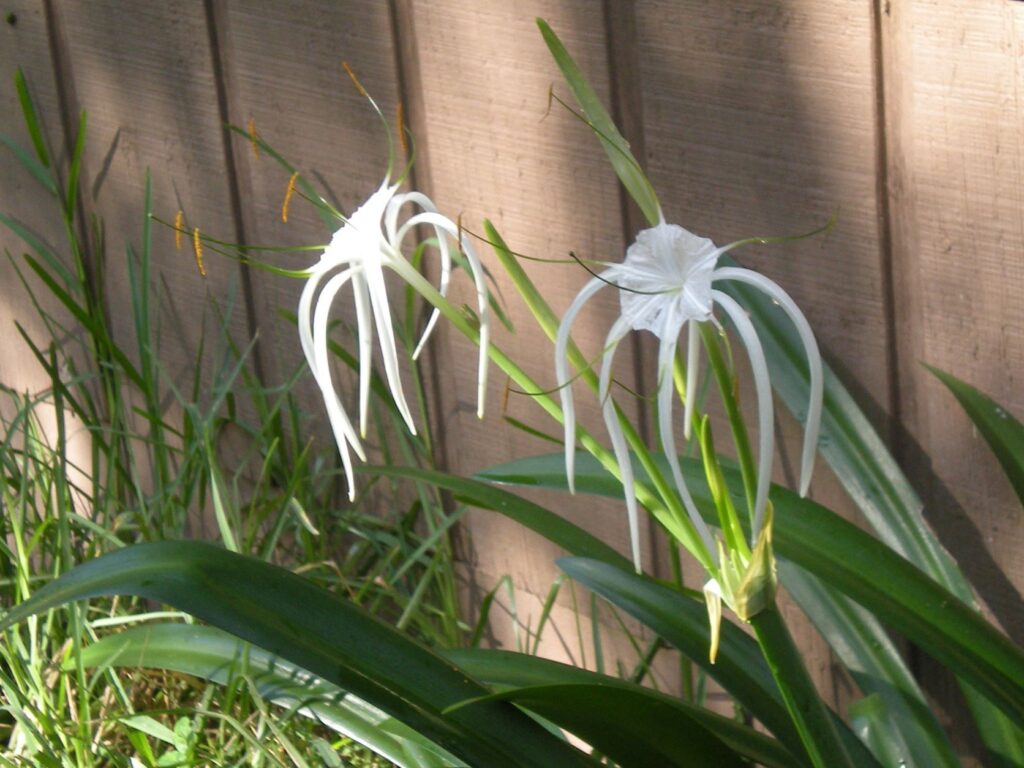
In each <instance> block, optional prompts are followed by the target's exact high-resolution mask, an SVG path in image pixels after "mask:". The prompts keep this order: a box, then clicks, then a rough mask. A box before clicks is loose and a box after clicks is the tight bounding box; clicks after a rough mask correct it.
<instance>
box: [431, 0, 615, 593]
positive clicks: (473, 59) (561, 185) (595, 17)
mask: <svg viewBox="0 0 1024 768" xmlns="http://www.w3.org/2000/svg"><path fill="white" fill-rule="evenodd" d="M412 8H413V11H414V14H413V27H414V30H415V35H416V45H417V48H418V51H419V61H418V62H417V68H418V79H419V81H420V82H421V83H422V85H423V94H422V99H423V109H424V116H425V124H426V131H427V136H426V139H427V142H428V144H429V149H430V158H431V164H430V167H429V169H428V174H429V177H430V179H431V189H429V190H427V191H428V192H430V193H431V194H433V195H435V198H436V201H437V202H438V204H439V205H440V207H441V208H442V210H444V211H445V212H446V213H448V215H450V216H452V217H455V216H456V215H458V214H459V213H460V212H461V213H462V216H463V223H464V225H465V226H466V227H468V228H470V229H472V230H473V231H477V232H479V231H480V230H481V220H482V219H483V218H484V217H490V218H492V219H493V220H494V222H495V224H496V226H497V228H498V229H499V231H500V232H501V233H502V234H503V236H504V237H505V239H506V241H507V242H508V243H509V245H510V247H511V248H513V249H514V250H517V251H519V252H523V253H526V254H529V255H531V256H537V257H542V258H556V259H564V258H566V257H567V255H568V252H569V251H570V250H573V251H575V252H576V253H577V254H579V255H580V256H583V257H585V258H596V259H607V260H617V259H619V258H621V255H622V250H623V246H622V242H623V241H622V231H621V225H620V222H621V217H620V214H619V198H618V191H617V187H616V181H615V177H614V175H613V174H612V171H611V170H610V167H609V165H608V162H607V160H606V159H605V157H604V155H603V153H602V152H601V150H600V148H599V146H598V144H597V142H596V141H595V140H594V138H593V136H591V135H590V134H589V132H588V131H587V130H586V128H585V127H583V126H581V125H580V124H579V123H578V121H576V120H575V118H573V117H572V116H571V115H568V114H567V113H566V112H565V111H564V110H563V109H561V108H560V107H558V106H557V105H556V106H555V107H554V108H553V109H552V111H551V113H550V114H548V115H547V117H545V110H546V107H547V93H548V88H549V86H550V85H551V84H552V83H556V84H557V86H558V87H559V88H560V90H561V92H562V93H565V90H564V88H563V87H562V86H561V77H560V75H559V73H558V70H557V69H556V67H555V65H554V63H553V62H552V60H551V58H550V55H549V54H548V52H547V49H546V47H545V46H544V43H543V40H542V39H541V36H540V33H539V31H538V30H537V28H536V26H535V24H534V21H533V19H534V16H536V15H543V16H545V18H547V19H548V21H549V22H550V23H551V24H552V26H553V27H554V29H555V30H556V31H558V33H559V34H560V35H562V36H563V39H564V41H565V43H566V45H567V46H568V47H569V48H570V50H571V51H572V52H573V55H574V56H576V57H577V59H578V61H579V62H580V64H581V66H582V67H583V69H584V71H585V72H586V74H587V76H588V78H589V79H590V81H591V82H592V83H593V84H594V85H595V87H596V88H597V90H598V92H599V93H601V94H602V95H603V97H604V98H605V99H607V96H608V76H607V59H606V46H605V37H604V30H603V27H602V19H601V15H600V14H592V13H587V12H586V9H585V8H584V7H583V6H581V5H580V4H579V3H570V2H560V3H522V4H512V5H510V4H508V3H501V2H483V3H474V4H472V5H469V4H465V3H458V2H438V3H431V4H430V5H429V7H427V6H425V5H424V6H419V5H413V6H412ZM455 73H457V74H455ZM479 250H480V252H481V255H482V258H483V260H484V261H485V263H490V264H494V257H493V255H492V254H491V253H490V248H489V247H488V246H486V245H484V244H481V245H480V246H479ZM525 267H526V269H527V271H528V272H529V273H530V275H531V276H532V277H533V279H534V280H536V281H537V282H538V284H539V285H540V286H541V287H542V289H543V291H544V294H545V296H546V297H547V299H548V300H549V301H550V302H551V304H552V306H553V308H554V309H555V311H556V312H558V313H559V314H560V313H562V312H564V310H565V308H566V307H567V306H568V304H569V302H570V301H571V300H572V298H573V296H574V295H575V294H576V292H577V290H578V289H579V287H580V286H581V285H582V284H583V283H584V282H585V281H586V280H588V279H589V277H590V276H589V275H587V274H586V273H585V272H584V271H583V270H581V269H580V268H578V267H576V266H574V265H572V264H569V265H566V264H539V263H536V262H529V263H526V264H525ZM494 272H495V279H496V281H497V284H498V290H499V292H500V295H501V297H502V298H503V300H504V301H505V302H506V304H507V308H508V310H509V314H510V316H511V318H512V322H513V323H514V325H515V327H516V334H515V335H514V336H510V335H509V334H507V333H503V332H500V331H499V332H498V333H497V334H496V337H497V341H498V343H499V344H501V345H502V346H503V347H504V348H506V349H507V351H508V352H509V353H510V354H511V356H512V357H513V359H515V360H517V361H520V362H521V363H522V364H523V366H524V367H525V368H526V370H527V371H528V372H529V373H530V374H531V375H532V376H534V377H535V378H536V380H537V382H538V384H539V386H540V387H542V388H549V387H551V386H553V385H554V372H553V371H554V365H553V360H554V354H553V346H552V345H551V344H550V343H549V342H548V341H547V339H546V338H544V336H543V334H542V333H541V332H540V331H539V330H538V329H537V328H536V325H535V324H534V323H533V321H532V319H531V316H530V314H529V312H528V311H527V310H526V309H525V308H524V307H523V305H522V302H521V301H519V300H518V299H517V295H516V292H515V290H514V289H513V288H512V286H511V285H510V284H509V283H508V281H507V280H506V279H505V278H504V277H503V275H502V274H501V273H502V270H501V269H500V268H497V269H495V270H494ZM456 282H457V283H458V284H459V285H458V287H457V288H456V290H459V291H460V293H459V294H458V295H459V296H460V297H461V298H460V299H459V300H460V301H465V302H467V303H469V304H470V305H473V301H472V298H471V295H470V292H469V291H468V290H467V286H468V280H466V279H465V278H464V277H460V278H459V279H458V280H457V281H453V283H456ZM617 301H618V300H617V297H616V296H614V294H613V293H612V292H611V291H609V292H608V293H607V294H606V295H604V296H602V297H601V298H600V299H598V300H596V301H595V302H593V307H592V308H591V309H590V310H589V311H586V312H585V313H584V314H582V315H581V316H580V319H579V321H578V323H577V329H578V330H577V333H576V338H577V340H578V341H580V343H581V344H582V346H583V347H584V349H585V350H586V351H587V353H588V354H590V355H593V354H595V353H596V352H598V351H599V350H600V348H601V346H602V344H603V339H604V335H605V333H606V332H607V328H608V325H609V323H610V318H611V317H612V316H613V315H614V314H615V313H617ZM451 336H452V337H454V334H451ZM448 343H449V344H450V352H449V353H448V356H447V357H446V358H445V359H444V360H443V361H442V362H441V365H442V366H444V367H447V369H448V374H449V375H450V376H452V377H453V378H454V381H455V387H454V390H453V391H451V392H449V393H446V394H447V395H448V399H447V405H446V409H447V410H446V411H445V413H444V414H443V419H444V421H445V434H446V437H447V439H448V440H450V441H452V442H453V446H454V447H453V448H452V451H451V452H452V453H453V454H454V458H455V463H456V469H457V470H458V471H460V472H463V473H469V472H472V471H474V470H476V469H480V468H482V467H485V466H487V465H489V464H493V463H497V462H500V461H505V460H508V459H510V458H512V457H514V456H522V455H525V454H529V453H536V452H541V451H549V450H551V446H550V445H549V444H545V443H540V442H538V441H536V440H534V439H532V438H527V437H525V436H523V435H522V434H521V433H519V432H518V431H516V430H514V429H513V428H511V427H509V426H508V425H506V424H504V423H503V422H502V418H501V417H502V411H503V409H504V408H503V390H504V388H505V383H506V382H505V379H504V377H503V376H502V375H500V373H498V372H497V371H496V370H494V369H492V376H491V383H490V387H489V389H488V400H489V403H488V408H487V416H486V420H485V421H484V422H483V423H482V424H481V423H477V422H476V419H475V416H474V413H475V411H476V352H475V350H474V349H473V348H471V347H470V345H468V344H467V343H465V342H464V341H463V340H462V339H461V338H450V339H449V340H448ZM616 368H617V371H618V374H619V377H620V379H622V380H623V381H624V382H625V383H626V384H629V382H630V380H631V378H632V376H631V366H630V360H629V350H628V349H627V348H625V346H624V347H623V349H622V350H621V351H620V352H619V358H618V360H617V366H616ZM628 401H629V398H628V397H624V398H623V402H624V404H626V405H627V406H628V405H629V403H628ZM577 405H578V408H579V411H580V413H581V416H582V423H584V424H587V425H588V426H591V427H593V428H594V429H595V431H596V433H597V434H599V435H601V436H602V437H603V435H604V427H603V424H602V423H601V421H600V418H599V415H598V414H599V410H598V407H597V403H596V398H595V397H594V396H593V395H592V394H591V393H589V392H588V391H585V388H584V387H578V388H577ZM508 412H509V413H510V415H512V416H515V417H516V418H519V419H522V420H524V421H527V422H529V423H532V424H534V425H535V426H537V427H539V428H541V429H543V430H545V431H549V432H555V433H558V432H559V430H560V427H558V425H555V424H554V423H552V422H551V421H550V420H549V419H548V418H547V417H546V416H544V414H543V413H541V412H540V411H539V409H537V408H536V407H534V406H532V405H531V403H530V400H529V398H528V397H526V396H522V395H517V394H512V395H511V396H510V397H509V400H508ZM546 501H548V502H550V503H555V504H557V507H556V508H557V509H558V510H559V512H561V513H565V514H566V515H567V516H568V517H570V518H571V519H573V520H574V521H576V522H578V523H583V524H584V525H585V526H586V527H588V528H590V529H591V530H595V531H596V532H597V533H598V534H599V535H601V536H602V537H603V538H604V539H606V540H608V541H611V542H614V543H618V544H620V545H622V546H623V547H625V545H626V520H625V515H624V512H623V509H622V505H621V504H607V503H600V504H599V503H595V502H594V501H593V500H591V499H585V500H584V499H577V500H569V499H567V497H562V496H558V497H549V498H548V499H546ZM468 528H469V532H470V536H471V538H472V543H473V547H474V558H475V559H474V562H475V564H476V565H477V567H478V569H479V575H480V580H481V583H482V585H483V586H487V584H486V583H485V582H486V581H487V580H488V579H490V581H491V584H493V580H494V578H495V577H497V576H500V575H502V574H506V573H507V574H509V575H511V576H512V578H513V580H514V581H515V583H516V584H517V585H518V586H520V587H524V588H526V589H528V590H530V591H532V592H534V593H535V594H544V593H545V592H546V590H547V587H548V585H549V584H550V581H551V579H552V577H553V576H554V574H555V569H554V566H553V563H552V560H553V557H554V556H556V555H557V554H558V552H557V550H556V549H555V548H553V547H552V546H550V545H548V544H546V543H544V542H541V541H538V540H537V538H536V537H533V536H531V535H530V534H528V533H527V532H524V531H523V530H522V529H521V528H520V527H519V526H516V525H512V524H509V523H508V522H507V521H504V520H500V519H497V517H496V516H493V515H488V514H485V513H481V514H479V515H477V516H475V517H474V518H473V519H472V521H471V523H470V524H469V526H468Z"/></svg>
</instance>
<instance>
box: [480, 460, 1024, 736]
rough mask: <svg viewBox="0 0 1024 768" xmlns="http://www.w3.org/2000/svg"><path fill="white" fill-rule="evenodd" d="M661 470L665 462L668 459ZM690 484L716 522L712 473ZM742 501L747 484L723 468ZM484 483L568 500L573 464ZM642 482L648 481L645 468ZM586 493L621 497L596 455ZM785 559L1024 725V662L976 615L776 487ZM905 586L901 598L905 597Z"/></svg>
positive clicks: (541, 465)
mask: <svg viewBox="0 0 1024 768" xmlns="http://www.w3.org/2000/svg"><path fill="white" fill-rule="evenodd" d="M659 461H660V462H663V461H664V459H663V458H662V457H659ZM681 463H682V466H683V474H684V477H685V480H686V483H687V485H688V487H689V488H690V491H691V493H692V494H693V497H694V500H695V501H696V502H697V505H698V507H699V508H700V509H701V513H702V514H703V515H704V516H705V517H706V518H707V519H708V521H709V522H714V517H713V516H714V514H715V511H714V506H713V502H712V499H711V496H710V492H709V490H708V487H707V483H706V480H705V478H704V473H703V468H702V466H701V465H700V463H699V462H697V461H695V460H692V459H684V460H682V462H681ZM723 469H724V471H725V475H726V482H727V483H728V485H729V488H730V492H731V493H732V495H733V497H734V498H735V499H742V498H743V487H742V479H741V477H740V476H739V473H738V472H737V471H736V470H735V469H732V468H723ZM480 476H481V477H483V478H485V479H488V480H491V481H495V482H510V483H518V484H520V485H528V486H531V487H547V488H557V489H562V490H565V489H566V488H567V484H566V478H565V466H564V458H563V457H562V455H561V454H549V455H545V456H537V457H532V458H529V459H523V460H520V461H516V462H511V463H509V464H505V465H502V466H499V467H492V468H491V469H488V470H486V471H485V472H483V473H480ZM637 476H638V477H639V478H643V473H642V470H640V469H639V468H637ZM576 488H577V490H578V491H585V492H588V493H601V494H603V495H610V496H615V497H621V495H622V487H621V485H620V484H618V483H617V482H616V481H615V480H614V479H613V478H612V477H611V476H610V475H608V473H607V472H606V471H605V470H604V468H603V467H601V465H600V464H598V463H597V461H595V460H594V459H592V457H590V456H589V455H587V454H583V453H580V454H578V456H577V470H576ZM771 499H772V503H773V504H774V505H775V527H774V535H773V540H774V545H775V550H776V552H777V553H778V554H779V555H780V556H781V557H784V558H787V559H789V560H791V561H792V562H794V563H795V564H797V565H799V566H800V567H802V568H804V569H806V570H807V571H810V572H811V573H813V574H814V575H815V576H817V577H818V578H820V579H821V580H822V581H823V582H825V583H826V584H828V585H830V586H832V587H834V588H835V589H837V590H839V591H840V592H842V593H844V594H846V595H847V596H848V597H850V598H852V599H853V600H855V601H857V602H858V603H860V604H861V605H863V606H864V607H865V608H867V609H868V610H869V611H871V612H872V613H874V614H875V616H877V617H878V618H879V619H880V620H881V621H882V622H883V623H885V624H888V625H889V626H890V627H891V628H893V629H896V630H897V631H899V632H901V633H903V634H904V635H905V636H906V637H907V638H909V639H910V640H912V641H914V642H915V643H917V644H918V645H919V646H921V647H922V648H923V649H925V650H926V651H928V652H929V653H930V654H931V655H932V656H934V657H935V658H936V659H937V660H939V661H940V662H942V663H944V664H946V665H947V666H949V667H950V668H951V669H953V670H955V671H956V673H957V674H958V675H959V676H961V677H962V678H963V679H965V680H968V681H970V682H971V683H972V684H973V685H974V686H976V687H977V689H978V690H979V691H981V692H983V693H984V694H985V695H986V696H987V697H988V698H990V699H991V700H992V702H993V703H995V704H996V705H997V706H998V707H999V708H1000V709H1001V710H1002V711H1003V712H1005V713H1006V714H1007V715H1008V716H1009V717H1011V718H1013V719H1014V720H1015V721H1017V722H1022V721H1024V654H1022V653H1021V651H1020V649H1018V648H1017V647H1016V646H1014V645H1013V643H1011V642H1010V641H1009V640H1008V639H1007V638H1006V637H1004V636H1003V635H1002V634H1001V633H1000V632H999V631H998V630H996V629H995V628H993V627H992V626H991V625H989V624H988V623H987V622H985V620H984V619H983V618H982V617H981V616H980V615H979V614H978V613H976V612H975V611H974V610H972V609H971V608H970V607H969V606H968V605H966V604H965V603H963V602H962V601H961V600H959V599H958V598H957V597H956V596H955V595H953V594H952V593H950V592H949V591H948V590H947V589H945V588H944V587H943V586H941V585H940V584H938V583H936V582H935V581H933V580H932V579H931V578H929V577H928V576H927V575H925V574H924V573H922V572H921V571H920V570H919V569H918V568H916V567H915V566H914V565H913V564H911V563H910V562H908V561H907V560H905V559H903V558H902V557H899V556H898V555H896V554H895V553H893V552H892V551H891V550H890V549H888V548H887V547H884V546H881V545H880V544H879V542H878V540H877V539H875V538H873V537H872V536H870V535H869V534H867V533H865V532H864V531H862V530H860V529H859V528H858V527H856V526H855V525H853V524H852V523H849V522H847V521H846V520H843V519H842V518H841V517H839V516H838V515H836V514H835V513H833V512H831V511H829V510H827V509H825V508H824V507H822V506H821V505H819V504H817V503H815V502H813V501H810V500H809V499H801V498H800V497H799V496H797V495H796V494H794V493H792V492H791V491H788V490H786V489H785V488H782V487H779V486H772V492H771ZM895 585H898V588H895Z"/></svg>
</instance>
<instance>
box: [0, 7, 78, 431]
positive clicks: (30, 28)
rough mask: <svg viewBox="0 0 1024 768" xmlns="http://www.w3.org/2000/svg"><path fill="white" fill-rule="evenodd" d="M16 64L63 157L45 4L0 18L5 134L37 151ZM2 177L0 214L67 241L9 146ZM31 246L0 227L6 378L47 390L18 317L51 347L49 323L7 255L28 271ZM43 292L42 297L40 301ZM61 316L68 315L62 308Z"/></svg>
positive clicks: (1, 150)
mask: <svg viewBox="0 0 1024 768" xmlns="http://www.w3.org/2000/svg"><path fill="white" fill-rule="evenodd" d="M18 67H21V69H22V70H23V71H24V73H25V78H26V80H27V82H28V85H29V89H30V91H31V93H32V96H33V98H34V100H35V103H36V108H37V110H38V111H39V113H40V117H41V119H42V120H43V122H44V130H45V132H46V134H47V136H48V139H49V142H50V148H51V149H52V155H53V157H51V161H53V162H59V161H60V159H61V158H62V157H63V156H64V134H63V131H62V129H61V122H60V110H59V108H58V100H57V90H56V84H55V82H54V77H53V65H52V62H51V59H50V51H49V45H48V38H47V31H46V18H45V15H44V13H43V7H42V4H41V3H38V2H27V1H26V2H13V3H6V4H5V5H4V8H3V15H2V17H0V133H3V134H4V135H6V136H7V137H9V138H10V139H12V140H14V141H15V143H17V144H18V145H19V146H20V147H22V148H23V149H24V150H25V151H26V152H28V153H29V154H30V155H33V156H34V153H33V151H32V143H31V140H30V139H29V136H28V132H27V131H26V129H25V123H24V121H23V119H22V115H21V107H20V106H19V102H18V96H17V93H16V91H15V87H14V76H15V72H16V71H17V69H18ZM0 179H3V183H2V184H0V213H4V214H6V215H8V216H12V217H14V218H16V219H18V220H19V221H21V222H23V223H24V224H25V225H26V226H28V227H29V229H30V230H31V231H32V232H34V233H35V234H36V235H37V236H39V237H40V239H41V240H42V241H43V242H45V243H47V244H48V245H49V246H50V247H52V248H54V249H60V247H61V245H62V244H63V243H64V242H65V239H64V229H63V226H62V225H61V221H60V213H59V207H58V204H57V201H56V200H55V199H54V198H52V197H51V196H50V194H49V193H48V192H46V191H45V190H44V189H43V188H42V187H41V186H40V185H39V184H37V183H36V182H35V181H34V180H33V179H32V177H31V176H30V175H29V173H28V172H27V171H25V170H24V169H23V168H22V167H21V165H20V164H19V163H18V161H17V160H16V158H15V157H14V155H13V154H12V153H11V152H10V151H9V150H8V149H7V148H6V147H0ZM26 250H27V247H26V245H25V243H24V242H23V241H22V240H21V239H20V238H19V237H17V236H16V235H14V234H13V233H12V232H10V231H9V230H8V229H7V228H6V227H0V253H2V254H3V260H2V262H0V285H2V288H0V383H3V384H4V385H6V386H8V387H11V388H12V389H14V390H15V391H18V392H22V393H24V392H26V391H36V390H38V389H41V388H43V387H45V386H47V384H48V382H49V378H48V377H47V376H46V375H45V374H44V372H43V371H42V369H41V368H40V367H39V366H38V365H37V364H36V362H35V360H34V358H33V356H32V352H31V350H30V349H29V348H28V347H27V346H26V345H25V343H24V341H23V340H22V338H21V336H20V334H19V333H18V331H17V328H16V327H15V322H17V323H20V324H21V325H22V327H23V328H25V330H26V332H27V333H28V334H29V336H30V337H32V338H33V340H34V341H35V342H36V343H37V344H42V345H44V346H45V344H46V342H47V340H48V339H47V336H48V334H47V332H46V329H45V326H44V324H43V323H42V321H41V320H40V319H39V317H38V315H37V313H36V310H35V309H34V308H33V306H32V302H31V300H30V298H29V296H28V294H27V292H26V291H25V289H24V288H23V286H22V284H21V282H20V281H19V280H18V278H17V272H16V271H15V267H14V265H13V264H12V263H11V261H9V260H8V259H7V256H6V254H7V253H8V252H9V253H10V254H11V256H12V257H13V261H14V264H16V265H17V267H18V268H19V269H21V271H22V272H23V273H25V272H26V271H27V270H26V268H25V266H24V262H23V261H22V258H21V257H22V254H23V253H25V252H26ZM26 277H28V275H26ZM29 283H30V284H31V285H33V286H35V287H36V288H40V287H41V286H40V284H39V282H38V281H35V280H31V279H29ZM44 291H45V289H44ZM44 297H45V296H44V294H41V295H40V299H43V298H44ZM54 305H55V302H48V301H44V302H43V306H44V307H45V308H46V309H47V310H48V311H56V310H57V307H56V306H54ZM57 314H58V317H61V318H62V319H63V318H64V316H63V314H62V313H59V312H58V313H57ZM5 413H6V411H5Z"/></svg>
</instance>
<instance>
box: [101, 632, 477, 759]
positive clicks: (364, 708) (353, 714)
mask: <svg viewBox="0 0 1024 768" xmlns="http://www.w3.org/2000/svg"><path fill="white" fill-rule="evenodd" d="M81 660H82V664H83V665H84V666H86V667H104V668H105V667H133V668H134V667H145V668H150V669H169V670H172V671H175V672H180V673H182V674H186V675H194V676H195V677H201V678H204V679H206V680H210V681H212V682H214V683H218V684H221V685H225V684H228V683H229V682H230V681H231V679H232V678H233V677H235V676H237V675H245V676H246V677H248V678H249V679H251V680H252V681H253V683H254V684H255V686H256V689H257V690H258V691H259V693H260V695H261V696H263V697H264V698H266V699H268V700H270V701H273V702H274V703H275V704H278V705H280V706H284V707H289V708H295V709H296V710H297V711H298V712H299V713H300V714H302V715H305V716H307V717H312V718H315V719H316V720H318V721H319V722H321V723H323V724H324V725H326V726H327V727H329V728H331V729H332V730H334V731H337V732H338V733H341V734H344V735H346V736H348V737H349V738H351V739H353V740H355V741H358V742H359V743H360V744H363V745H364V746H366V747H368V748H369V749H371V750H373V751H374V752H376V753H377V754H378V755H381V756H383V757H385V758H387V759H388V760H390V761H391V762H393V763H395V764H397V765H399V766H402V768H406V767H408V768H426V767H428V766H439V767H440V766H464V765H465V763H462V762H461V761H459V760H457V759H456V758H455V757H453V756H452V755H450V754H448V753H447V752H445V751H444V750H442V749H441V748H440V747H438V746H437V745H435V744H433V743H431V742H430V741H428V740H426V739H425V738H423V737H422V736H421V735H420V734H418V733H416V731H414V730H412V729H411V728H409V727H408V726H406V725H404V724H402V723H401V722H399V721H398V720H395V719H394V718H391V717H388V716H387V715H386V714H384V713H383V712H381V711H380V710H379V709H377V708H376V707H374V706H371V705H370V704H367V703H366V702H365V701H362V700H361V699H359V698H357V697H355V696H352V695H351V694H347V693H346V692H345V691H343V690H342V689H341V688H339V687H338V686H336V685H334V684H332V683H329V682H327V681H325V680H321V679H319V678H317V677H314V676H312V675H310V674H309V673H308V672H306V671H305V670H303V669H301V668H299V667H297V666H295V665H294V664H291V663H290V662H288V661H286V660H284V659H282V658H280V657H277V656H274V655H273V654H270V653H268V652H267V651H264V650H263V649H261V648H256V647H254V646H251V645H249V644H248V643H244V642H242V641H241V640H238V639H237V638H235V637H233V636H231V635H229V634H228V633H226V632H222V631H221V630H219V629H216V628H214V627H206V626H200V625H196V624H153V625H148V626H141V627H133V628H131V629H128V630H126V631H125V632H120V633H118V634H114V635H109V636H107V637H105V638H103V639H102V640H100V641H99V642H96V643H93V644H92V645H90V646H88V647H87V648H85V649H83V651H82V657H81ZM150 735H155V734H152V733H150Z"/></svg>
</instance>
